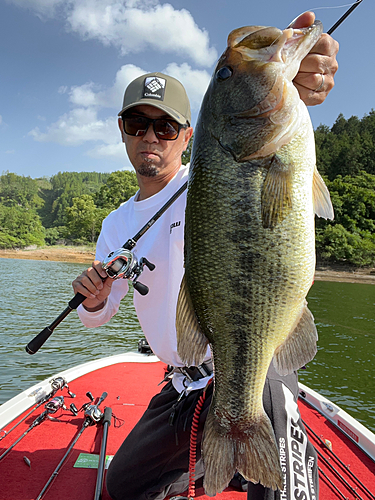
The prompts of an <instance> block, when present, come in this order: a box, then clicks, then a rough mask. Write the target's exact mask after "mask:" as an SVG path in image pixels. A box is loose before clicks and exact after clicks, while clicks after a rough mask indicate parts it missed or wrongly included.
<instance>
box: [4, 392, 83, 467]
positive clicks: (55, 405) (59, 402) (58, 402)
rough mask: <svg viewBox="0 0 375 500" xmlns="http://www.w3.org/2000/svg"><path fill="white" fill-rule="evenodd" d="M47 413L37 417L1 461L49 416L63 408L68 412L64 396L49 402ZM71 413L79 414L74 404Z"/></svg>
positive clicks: (71, 406) (46, 406)
mask: <svg viewBox="0 0 375 500" xmlns="http://www.w3.org/2000/svg"><path fill="white" fill-rule="evenodd" d="M45 408H46V409H45V411H44V412H43V413H41V414H40V415H39V417H37V418H36V419H35V420H34V421H33V422H32V423H31V424H30V426H29V427H28V429H26V431H25V432H24V433H23V434H22V435H21V436H20V437H19V438H18V439H17V440H16V441H15V442H14V443H13V444H12V445H11V446H9V448H8V449H7V450H6V451H5V452H4V453H3V454H2V455H1V456H0V460H2V459H3V458H5V457H6V456H7V455H8V453H10V452H11V451H12V449H13V448H14V447H15V446H16V444H18V443H19V442H20V441H21V439H23V438H24V437H25V436H26V435H27V434H28V433H29V432H30V431H31V430H33V429H34V428H35V427H36V426H37V425H39V424H41V423H42V422H43V421H44V420H45V419H46V418H47V417H49V415H51V414H53V413H56V412H57V411H58V410H60V409H61V408H63V409H64V410H67V409H68V408H67V407H66V406H65V404H64V396H56V397H55V398H54V399H52V400H51V401H49V402H48V403H47V404H46V405H45ZM69 409H70V411H71V412H72V413H73V414H74V415H75V414H76V412H77V409H76V407H75V406H74V404H73V403H72V404H71V405H70V408H69Z"/></svg>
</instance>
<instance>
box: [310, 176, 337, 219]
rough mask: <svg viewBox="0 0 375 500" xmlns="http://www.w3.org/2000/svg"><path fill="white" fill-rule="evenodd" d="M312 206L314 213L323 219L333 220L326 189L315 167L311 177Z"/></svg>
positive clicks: (329, 198)
mask: <svg viewBox="0 0 375 500" xmlns="http://www.w3.org/2000/svg"><path fill="white" fill-rule="evenodd" d="M313 204H314V212H315V213H316V215H317V216H318V217H323V218H324V219H331V220H333V218H334V212H333V206H332V202H331V197H330V195H329V191H328V188H327V186H326V184H325V182H324V180H323V179H322V177H321V175H320V173H319V172H318V169H317V168H316V166H315V170H314V177H313Z"/></svg>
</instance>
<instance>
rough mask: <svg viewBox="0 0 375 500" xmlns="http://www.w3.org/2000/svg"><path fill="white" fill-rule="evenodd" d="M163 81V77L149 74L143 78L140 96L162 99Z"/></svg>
mask: <svg viewBox="0 0 375 500" xmlns="http://www.w3.org/2000/svg"><path fill="white" fill-rule="evenodd" d="M165 83H166V81H165V79H164V78H159V77H156V76H149V77H147V78H145V81H144V88H143V96H142V97H147V98H148V99H149V98H150V97H151V99H157V100H159V101H163V100H164V91H165Z"/></svg>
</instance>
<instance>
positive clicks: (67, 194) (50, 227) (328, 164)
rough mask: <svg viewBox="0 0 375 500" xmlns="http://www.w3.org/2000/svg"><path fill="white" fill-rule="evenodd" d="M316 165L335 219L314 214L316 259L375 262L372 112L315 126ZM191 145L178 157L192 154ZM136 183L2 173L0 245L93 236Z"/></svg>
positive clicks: (119, 176) (125, 175)
mask: <svg viewBox="0 0 375 500" xmlns="http://www.w3.org/2000/svg"><path fill="white" fill-rule="evenodd" d="M315 139H316V151H317V166H318V170H319V172H320V173H321V174H322V176H323V178H324V179H325V181H326V183H327V186H328V188H329V190H330V193H331V199H332V203H333V206H334V210H335V220H334V221H325V220H322V219H319V218H317V219H316V249H317V257H318V260H319V261H321V262H328V263H329V262H331V263H332V262H341V263H347V264H351V265H354V266H374V265H375V111H373V110H372V111H370V113H369V114H368V115H365V116H364V117H363V118H362V119H359V118H357V117H356V116H352V117H351V118H349V119H348V120H346V119H345V118H344V117H343V115H339V116H338V118H337V120H336V122H335V123H334V125H333V126H332V127H331V128H329V127H327V126H325V125H320V126H319V127H318V128H317V129H316V131H315ZM190 153H191V146H190V147H189V149H188V151H187V152H186V153H184V157H183V162H184V163H187V162H188V161H189V159H190ZM137 189H138V186H137V181H136V176H135V174H134V173H133V172H129V171H117V172H113V173H111V174H103V173H97V172H79V173H78V172H59V173H58V174H56V175H54V176H52V177H51V178H40V179H32V178H31V177H23V176H19V175H16V174H13V173H10V172H5V173H3V175H1V176H0V248H24V247H26V246H29V245H44V244H48V245H51V244H54V243H56V242H58V241H59V242H61V243H64V242H66V243H68V242H69V243H76V244H82V243H86V242H95V241H96V239H97V237H98V235H99V232H100V227H101V223H102V220H103V219H104V217H106V215H107V214H109V212H110V211H112V210H114V209H115V208H117V207H118V206H119V205H120V203H122V202H124V201H126V200H127V199H129V198H130V197H131V196H133V195H134V194H135V193H136V191H137Z"/></svg>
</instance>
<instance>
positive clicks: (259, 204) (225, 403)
mask: <svg viewBox="0 0 375 500" xmlns="http://www.w3.org/2000/svg"><path fill="white" fill-rule="evenodd" d="M321 32H322V26H321V24H320V23H319V22H317V23H316V24H314V25H312V26H311V27H309V28H304V29H302V30H293V29H287V30H284V31H280V30H278V29H277V28H263V27H246V28H241V29H238V30H235V31H234V32H232V33H231V34H230V35H229V38H228V48H227V50H226V51H225V52H224V54H223V55H222V57H221V58H220V60H219V62H218V64H217V67H216V69H215V72H214V75H213V77H212V80H211V82H210V85H209V87H208V90H207V93H206V95H205V97H204V100H203V103H202V107H201V111H200V115H199V119H198V123H197V127H196V131H195V139H194V145H193V153H192V162H191V167H190V174H189V187H188V195H187V207H186V222H185V276H184V279H183V281H182V284H181V290H180V295H179V300H178V306H177V319H176V328H177V340H178V352H179V355H180V356H181V359H182V360H183V361H184V362H185V363H186V364H187V365H197V364H200V363H201V362H202V360H203V358H204V355H205V353H206V349H207V344H208V343H209V344H210V346H211V350H212V354H213V362H214V380H215V386H214V396H213V400H212V404H211V408H210V411H209V414H208V417H207V420H206V424H205V429H204V436H203V442H202V455H203V460H204V464H205V480H204V481H205V482H204V487H205V490H206V493H207V494H208V495H210V496H213V495H215V494H216V493H217V492H220V491H222V490H223V489H224V488H225V487H226V486H227V485H228V483H229V481H230V480H231V478H232V477H233V475H234V473H235V472H236V470H238V471H239V472H240V473H241V474H242V475H243V476H244V477H245V478H246V479H247V480H250V481H253V482H255V483H257V482H260V483H262V484H263V485H264V486H266V487H270V488H273V489H277V488H279V489H282V488H283V478H282V473H281V468H280V462H279V455H278V451H277V446H276V442H275V437H274V433H273V429H272V426H271V423H270V421H269V419H268V417H267V415H266V414H265V412H264V409H263V404H262V394H263V388H264V383H265V379H266V374H267V371H268V368H269V365H270V363H271V362H272V360H273V362H274V365H275V368H276V370H277V371H278V372H279V373H280V374H282V375H285V374H287V373H290V372H292V371H293V370H295V369H298V368H300V367H301V366H303V365H304V364H305V363H307V362H308V361H310V360H311V359H312V358H313V357H314V355H315V353H316V340H317V332H316V328H315V325H314V320H313V317H312V314H311V313H310V311H309V310H308V308H307V303H306V299H305V297H306V295H307V292H308V290H309V288H310V286H311V284H312V281H313V275H314V268H315V240H314V213H316V214H318V215H319V216H323V217H326V218H333V209H332V205H331V202H330V198H329V193H328V190H327V188H326V187H325V184H324V182H323V180H322V179H321V177H320V175H319V174H318V172H317V170H316V167H315V147H314V136H313V130H312V126H311V122H310V118H309V115H308V112H307V109H306V107H305V105H304V104H303V103H302V101H301V100H300V99H299V96H298V92H297V90H296V89H295V87H294V86H293V84H292V79H293V78H294V76H295V74H296V73H297V70H298V67H299V64H300V61H301V60H302V58H303V57H304V56H305V55H306V54H307V53H308V52H309V50H310V48H311V47H312V46H313V45H314V44H315V42H316V40H317V39H318V38H319V36H320V34H321Z"/></svg>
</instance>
